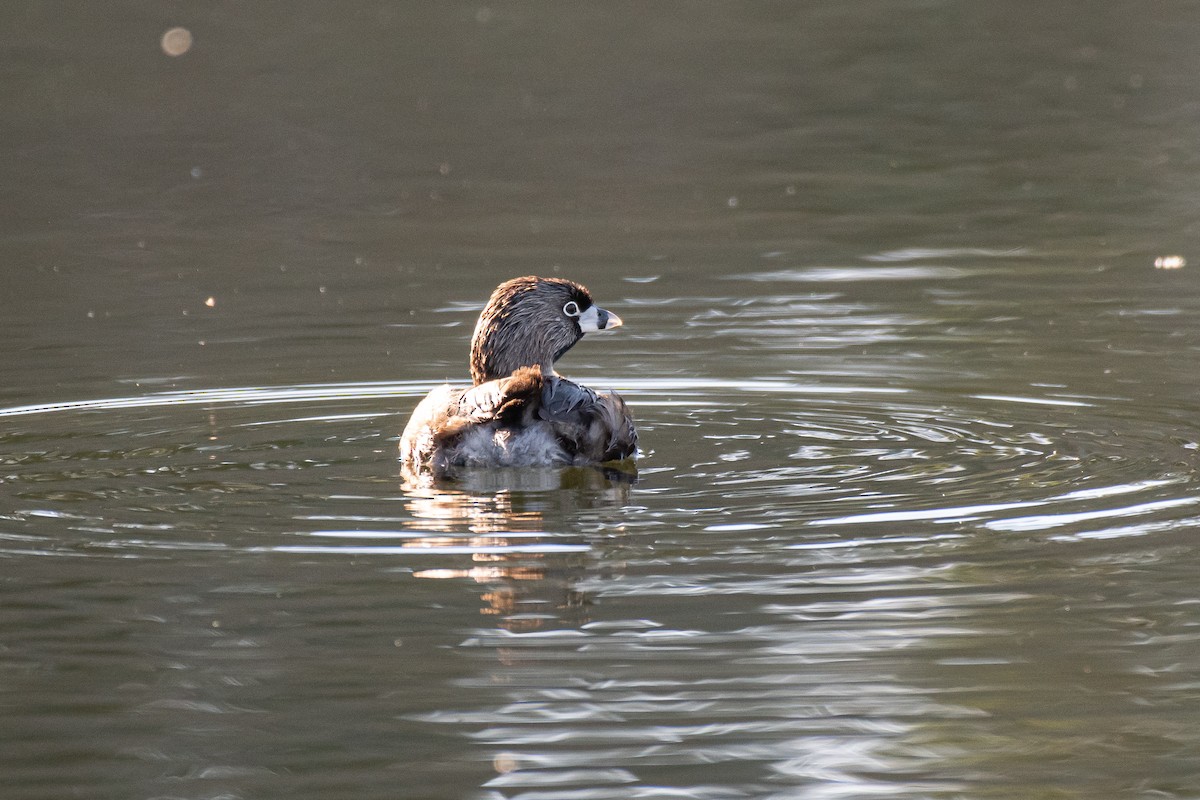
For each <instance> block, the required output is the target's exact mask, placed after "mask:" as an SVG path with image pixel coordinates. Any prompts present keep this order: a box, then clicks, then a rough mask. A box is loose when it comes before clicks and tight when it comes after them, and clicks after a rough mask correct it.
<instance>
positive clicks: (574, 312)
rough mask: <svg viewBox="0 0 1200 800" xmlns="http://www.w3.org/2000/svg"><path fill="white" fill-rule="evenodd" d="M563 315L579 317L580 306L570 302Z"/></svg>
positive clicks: (564, 308) (564, 307) (572, 301)
mask: <svg viewBox="0 0 1200 800" xmlns="http://www.w3.org/2000/svg"><path fill="white" fill-rule="evenodd" d="M563 313H564V314H566V315H567V316H568V317H578V316H579V305H578V304H577V303H576V302H575V301H574V300H569V301H568V302H567V304H566V305H565V306H563Z"/></svg>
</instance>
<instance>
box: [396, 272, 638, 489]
mask: <svg viewBox="0 0 1200 800" xmlns="http://www.w3.org/2000/svg"><path fill="white" fill-rule="evenodd" d="M620 326H621V318H620V317H618V316H617V315H616V314H613V313H611V312H608V311H605V310H604V309H603V308H600V307H599V306H597V305H596V304H595V303H593V302H592V295H591V293H590V292H588V290H587V289H586V288H584V287H583V286H581V285H579V284H578V283H574V282H572V281H568V280H563V279H561V278H537V277H533V276H529V277H524V278H514V279H513V280H510V281H507V282H505V283H502V284H500V285H499V286H498V287H497V288H496V291H495V292H493V293H492V297H491V299H490V300H488V304H487V306H486V307H485V308H484V309H483V312H482V313H481V314H480V315H479V322H478V323H476V325H475V334H474V335H473V336H472V337H471V379H472V380H473V381H474V385H473V386H471V387H469V388H465V389H464V388H461V387H460V388H455V387H452V386H450V385H446V386H441V387H438V388H437V389H434V390H433V391H431V392H430V393H429V394H428V395H426V396H425V399H424V400H422V401H421V403H420V405H418V406H417V408H416V410H414V411H413V415H412V417H411V418H410V419H409V421H408V425H407V426H406V427H405V429H404V435H403V436H402V437H401V439H400V458H401V460H402V461H403V462H404V465H405V466H406V467H407V468H409V469H413V470H417V471H430V472H433V473H434V474H444V473H446V472H447V471H448V470H450V469H451V468H453V467H525V466H547V465H556V464H561V465H570V464H599V463H603V462H605V461H618V460H621V459H626V458H630V457H632V456H633V455H634V454H635V453H636V451H637V430H636V429H635V428H634V424H633V417H632V415H630V413H629V410H628V409H627V408H626V407H625V401H624V400H622V399H621V397H620V396H619V395H618V394H616V393H615V392H606V393H605V392H594V391H592V390H591V389H589V388H587V387H586V386H580V385H579V384H577V383H572V382H571V381H569V380H567V379H566V378H563V377H561V376H559V375H558V374H557V373H555V372H554V362H555V361H557V360H558V359H559V358H560V357H561V356H562V355H563V353H565V352H567V351H568V350H570V349H571V348H572V347H573V346H574V345H575V343H576V342H578V341H579V340H580V339H582V338H583V335H584V334H585V333H591V332H593V331H607V330H612V329H613V328H618V327H620Z"/></svg>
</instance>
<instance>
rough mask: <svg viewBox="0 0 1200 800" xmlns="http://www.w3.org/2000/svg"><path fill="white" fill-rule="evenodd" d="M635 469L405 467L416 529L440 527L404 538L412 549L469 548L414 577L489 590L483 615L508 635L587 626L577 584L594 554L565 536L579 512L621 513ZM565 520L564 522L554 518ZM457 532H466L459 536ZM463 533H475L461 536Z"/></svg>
mask: <svg viewBox="0 0 1200 800" xmlns="http://www.w3.org/2000/svg"><path fill="white" fill-rule="evenodd" d="M636 480H637V472H636V470H635V469H632V468H629V467H626V468H625V469H609V468H602V467H566V468H554V467H546V468H519V469H467V470H459V471H457V472H456V473H455V474H454V476H453V478H452V479H447V478H434V477H433V476H431V475H428V474H414V473H409V472H406V473H405V475H404V482H403V484H402V486H401V488H402V490H403V492H404V493H405V496H406V505H407V508H408V511H409V513H410V515H411V520H412V521H411V523H410V526H411V528H412V529H414V530H426V531H430V532H431V533H442V534H445V535H444V536H424V537H421V538H419V539H417V540H413V541H410V542H407V543H406V545H407V546H409V547H413V548H419V547H445V546H446V545H447V544H448V543H453V544H455V545H458V546H460V547H461V546H463V545H466V546H467V549H468V550H469V551H470V558H471V561H472V564H471V566H470V567H453V568H434V569H425V570H420V571H418V572H416V573H414V577H416V578H425V579H447V578H457V579H463V578H465V579H468V580H472V581H475V582H476V583H478V584H481V585H483V586H486V587H487V588H486V591H485V592H484V593H483V594H481V595H480V599H481V600H482V601H483V606H482V608H481V609H480V613H481V614H483V615H485V616H492V617H495V618H496V624H497V626H498V627H501V628H503V629H505V630H509V631H514V632H518V631H529V630H536V629H538V628H541V627H543V626H544V625H546V624H547V623H548V622H551V621H553V623H554V624H556V625H557V624H563V623H564V622H566V623H569V624H583V623H584V622H587V613H588V611H587V610H588V607H589V605H590V603H589V601H588V599H587V597H586V596H585V595H584V593H582V592H580V591H579V590H577V589H576V588H575V584H576V583H577V581H578V580H579V578H580V577H581V576H582V575H583V574H584V559H583V558H582V556H583V555H584V554H585V553H586V552H587V551H588V550H590V547H589V546H588V545H587V544H586V543H581V542H580V540H579V537H578V536H571V537H570V540H569V541H564V539H566V537H565V536H563V534H562V533H547V532H546V531H547V528H548V527H554V528H556V529H559V530H562V529H564V528H568V527H574V526H570V525H568V524H567V523H566V522H565V521H566V520H571V519H574V518H576V517H577V516H578V514H579V513H580V512H583V513H588V512H594V513H595V514H596V515H597V516H599V517H600V519H599V521H600V522H601V523H602V522H603V521H604V517H605V516H608V515H609V512H612V516H613V517H615V514H616V512H619V511H620V510H621V509H622V508H623V507H625V506H626V505H627V504H628V502H629V495H630V491H631V489H632V486H633V484H634V483H635V482H636ZM555 521H563V523H564V524H555ZM459 531H461V532H462V533H459ZM463 533H469V534H471V535H470V536H469V538H466V539H465V540H464V537H463Z"/></svg>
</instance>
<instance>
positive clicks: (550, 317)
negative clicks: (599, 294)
mask: <svg viewBox="0 0 1200 800" xmlns="http://www.w3.org/2000/svg"><path fill="white" fill-rule="evenodd" d="M620 326H621V318H620V317H618V316H617V315H616V314H613V313H611V312H609V311H605V310H604V309H603V308H600V307H599V306H598V305H596V304H595V303H594V302H592V295H591V293H590V292H589V291H588V290H587V288H585V287H584V286H581V285H580V284H578V283H575V282H573V281H568V280H564V279H562V278H537V277H534V276H527V277H524V278H514V279H512V280H510V281H505V282H504V283H502V284H500V285H499V286H497V287H496V291H494V292H492V297H491V299H490V300H488V303H487V305H486V306H485V307H484V309H483V312H482V313H480V315H479V321H478V322H477V323H476V324H475V334H474V335H473V336H472V337H471V379H472V380H473V381H474V382H475V384H476V385H478V384H481V383H485V382H487V381H491V380H495V379H497V378H504V377H507V376H509V375H511V374H512V373H513V372H514V371H515V370H516V369H518V368H519V367H532V366H540V367H541V368H542V371H543V372H544V373H546V374H550V373H551V371H552V370H553V368H554V362H555V361H557V360H558V359H559V358H560V357H561V356H562V355H563V353H565V352H567V351H568V350H570V349H571V348H572V347H574V346H575V343H576V342H578V341H579V340H580V339H582V338H583V335H584V334H585V333H592V332H594V331H607V330H612V329H613V328H618V327H620Z"/></svg>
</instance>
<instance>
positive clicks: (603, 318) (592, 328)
mask: <svg viewBox="0 0 1200 800" xmlns="http://www.w3.org/2000/svg"><path fill="white" fill-rule="evenodd" d="M624 324H625V323H623V322H621V318H620V317H618V316H617V315H616V314H614V313H612V312H611V311H605V310H604V309H603V308H601V307H600V306H592V307H590V308H589V309H588V310H587V311H585V312H583V313H582V314H580V315H579V330H581V331H583V332H584V333H594V332H596V331H611V330H612V329H613V328H619V327H621V326H622V325H624Z"/></svg>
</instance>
